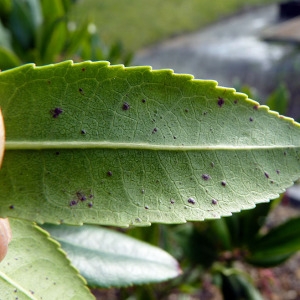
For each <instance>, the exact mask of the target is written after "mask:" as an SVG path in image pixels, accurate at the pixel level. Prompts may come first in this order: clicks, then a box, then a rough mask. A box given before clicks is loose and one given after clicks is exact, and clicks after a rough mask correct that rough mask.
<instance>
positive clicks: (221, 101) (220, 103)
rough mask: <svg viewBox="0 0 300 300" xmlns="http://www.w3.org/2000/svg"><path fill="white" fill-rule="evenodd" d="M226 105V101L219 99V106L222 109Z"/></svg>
mask: <svg viewBox="0 0 300 300" xmlns="http://www.w3.org/2000/svg"><path fill="white" fill-rule="evenodd" d="M224 103H225V101H224V99H223V98H221V97H219V98H218V105H219V106H220V107H222V106H223V104H224Z"/></svg>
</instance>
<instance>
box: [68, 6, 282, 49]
mask: <svg viewBox="0 0 300 300" xmlns="http://www.w3.org/2000/svg"><path fill="white" fill-rule="evenodd" d="M274 2H278V0H151V1H150V0H84V1H83V0H81V1H79V3H78V5H77V6H76V8H75V10H74V14H75V16H76V17H77V18H78V19H82V18H84V17H86V16H87V14H88V15H89V16H91V19H92V20H93V21H94V22H95V24H96V25H97V28H98V32H99V34H100V36H101V38H102V39H103V41H104V42H106V43H108V44H110V43H112V42H115V41H117V40H120V41H122V42H123V44H124V46H125V48H126V49H127V50H133V51H136V50H138V49H140V48H142V47H145V46H148V45H150V44H153V43H156V42H158V41H161V40H163V39H165V38H167V37H170V36H173V35H177V34H180V33H182V32H188V31H193V30H196V29H199V28H201V27H203V26H205V25H207V24H209V23H211V22H213V21H216V20H219V19H221V18H223V17H225V16H228V15H230V14H233V13H235V12H236V11H238V10H240V9H242V8H245V7H248V6H254V5H264V4H269V3H274ZM83 12H85V13H83ZM86 13H87V14H86Z"/></svg>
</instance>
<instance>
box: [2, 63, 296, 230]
mask: <svg viewBox="0 0 300 300" xmlns="http://www.w3.org/2000/svg"><path fill="white" fill-rule="evenodd" d="M216 84H217V83H216V82H215V81H209V80H208V81H204V80H194V79H193V77H192V76H191V75H176V74H173V72H172V71H171V70H158V71H152V70H151V68H150V67H131V68H124V67H123V66H122V65H117V66H109V65H108V63H107V62H98V63H91V62H85V63H80V64H72V62H70V61H68V62H64V63H60V64H57V65H49V66H45V67H34V65H25V66H23V67H20V68H16V69H14V70H10V71H5V72H2V73H1V74H0V105H1V107H2V109H3V114H4V120H5V124H6V132H7V135H6V136H7V142H6V150H7V151H6V154H5V159H4V164H3V169H2V170H1V172H0V193H1V199H0V204H1V208H0V215H1V216H2V217H5V216H14V217H19V218H24V219H29V220H35V221H37V222H53V223H63V222H65V223H70V224H82V223H83V222H85V223H98V224H113V225H118V226H126V225H129V224H134V225H149V224H150V223H151V222H161V223H181V222H185V221H186V220H203V219H209V218H218V217H220V216H224V215H230V214H231V213H232V212H237V211H240V210H241V209H249V208H253V207H254V206H255V204H256V203H259V202H266V201H269V199H273V198H276V197H277V196H278V194H279V193H280V192H282V191H284V189H285V188H287V187H288V186H290V185H292V183H293V181H295V180H296V179H297V178H298V177H299V176H300V161H299V160H300V158H299V147H300V128H299V124H297V123H294V122H293V120H292V119H289V118H284V117H279V116H278V114H277V113H275V112H271V111H269V110H268V108H267V107H266V106H260V105H259V104H258V103H257V102H254V101H252V100H249V99H247V97H246V96H245V95H243V94H239V93H236V92H235V91H234V90H233V89H230V88H223V87H217V85H216ZM12 91H13V92H12ZM12 205H13V207H14V208H13V209H12V208H11V207H12Z"/></svg>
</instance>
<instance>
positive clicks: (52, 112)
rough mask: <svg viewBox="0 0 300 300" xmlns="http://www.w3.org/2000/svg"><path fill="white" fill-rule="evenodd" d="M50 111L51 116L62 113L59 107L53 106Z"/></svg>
mask: <svg viewBox="0 0 300 300" xmlns="http://www.w3.org/2000/svg"><path fill="white" fill-rule="evenodd" d="M50 113H51V114H52V117H53V118H57V117H58V116H59V115H60V114H62V113H63V110H62V109H61V108H59V107H55V108H54V109H51V110H50Z"/></svg>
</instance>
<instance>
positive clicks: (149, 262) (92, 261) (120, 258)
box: [44, 225, 181, 287]
mask: <svg viewBox="0 0 300 300" xmlns="http://www.w3.org/2000/svg"><path fill="white" fill-rule="evenodd" d="M44 228H45V229H46V230H47V231H49V232H50V234H51V235H52V236H53V237H54V238H55V239H56V240H58V241H59V242H60V243H61V246H62V248H63V249H64V250H65V251H66V252H67V254H68V257H69V259H70V260H71V261H72V264H73V265H74V266H75V267H76V268H78V270H79V271H80V273H81V274H82V275H83V276H84V277H85V279H86V280H87V281H88V284H89V286H93V287H95V286H96V287H110V286H118V287H120V286H128V285H132V284H142V283H150V282H151V283H153V282H160V281H164V280H167V279H170V278H173V277H176V276H178V275H180V273H181V271H180V268H179V265H178V263H177V262H176V260H175V259H174V258H173V257H172V256H171V255H169V254H168V253H167V252H165V251H163V250H161V249H159V248H157V247H154V246H151V245H149V244H146V243H143V242H141V241H138V240H136V239H133V238H131V237H128V236H126V235H125V234H121V233H118V232H115V231H112V230H108V229H105V228H101V227H96V226H88V225H86V226H82V227H74V226H66V225H61V226H55V225H52V226H49V225H48V226H44Z"/></svg>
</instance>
